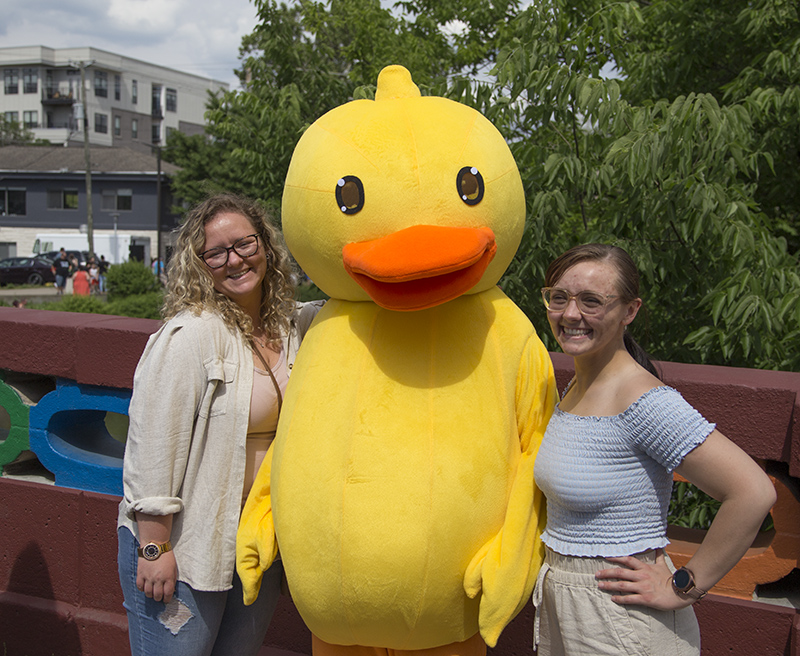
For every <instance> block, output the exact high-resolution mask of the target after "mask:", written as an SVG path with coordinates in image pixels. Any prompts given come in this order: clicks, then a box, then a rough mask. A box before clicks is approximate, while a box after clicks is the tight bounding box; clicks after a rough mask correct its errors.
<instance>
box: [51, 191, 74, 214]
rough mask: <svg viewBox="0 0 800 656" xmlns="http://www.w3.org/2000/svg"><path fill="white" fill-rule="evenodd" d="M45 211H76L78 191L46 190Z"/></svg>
mask: <svg viewBox="0 0 800 656" xmlns="http://www.w3.org/2000/svg"><path fill="white" fill-rule="evenodd" d="M47 209H48V210H77V209H78V190H77V189H48V190H47Z"/></svg>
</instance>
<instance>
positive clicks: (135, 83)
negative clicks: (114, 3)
mask: <svg viewBox="0 0 800 656" xmlns="http://www.w3.org/2000/svg"><path fill="white" fill-rule="evenodd" d="M0 71H2V75H3V80H2V85H0V111H1V112H2V115H3V116H4V117H5V118H6V120H8V121H16V122H19V123H22V125H23V126H24V127H26V128H27V129H29V130H30V131H31V132H33V134H34V135H35V136H36V137H37V138H39V139H46V140H48V141H50V142H51V143H53V144H59V145H65V146H79V145H82V144H83V139H84V135H83V117H84V116H85V117H86V119H87V122H86V123H87V125H88V135H89V143H90V144H91V145H92V146H123V147H126V148H133V149H135V150H140V151H147V152H149V151H151V150H152V148H151V146H152V145H153V144H162V145H163V144H165V143H166V139H167V136H168V135H169V133H170V132H171V131H173V130H180V131H181V132H183V133H185V134H190V135H191V134H197V133H199V132H202V131H203V126H204V124H205V120H204V113H205V108H206V103H207V100H208V92H209V91H210V92H218V91H222V90H227V88H228V85H227V84H226V83H225V82H220V81H219V80H212V79H209V78H204V77H201V76H199V75H192V74H189V73H182V72H181V71H176V70H174V69H172V68H168V67H166V66H160V65H158V64H150V63H148V62H144V61H140V60H138V59H132V58H130V57H124V56H122V55H117V54H114V53H111V52H106V51H105V50H98V49H97V48H47V47H44V46H24V47H11V48H0ZM81 73H83V77H84V85H83V87H82V86H81Z"/></svg>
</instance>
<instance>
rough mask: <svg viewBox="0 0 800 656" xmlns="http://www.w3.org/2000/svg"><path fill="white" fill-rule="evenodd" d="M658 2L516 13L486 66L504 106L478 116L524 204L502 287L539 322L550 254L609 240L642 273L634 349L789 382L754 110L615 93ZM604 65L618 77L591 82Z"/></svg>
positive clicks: (782, 271) (787, 269)
mask: <svg viewBox="0 0 800 656" xmlns="http://www.w3.org/2000/svg"><path fill="white" fill-rule="evenodd" d="M662 4H664V3H662V2H653V3H648V4H647V5H646V6H645V5H641V6H640V4H639V3H636V2H621V3H614V4H610V5H602V4H601V3H600V2H587V3H584V4H582V5H581V6H580V8H575V7H572V6H568V5H567V3H566V2H562V1H561V0H551V1H543V2H539V3H536V5H533V6H531V7H529V8H528V9H527V10H526V11H525V12H522V13H521V14H520V15H519V17H518V19H517V21H516V23H515V34H516V37H515V39H513V40H512V41H510V42H509V45H508V47H507V49H505V50H504V51H503V52H502V53H501V55H500V57H499V58H498V64H497V67H496V69H495V73H496V76H497V81H498V84H499V86H498V87H497V88H496V89H495V92H496V93H501V94H502V95H503V96H504V97H506V98H507V102H505V103H494V106H487V107H484V108H482V109H484V111H485V112H486V113H487V114H490V115H491V114H494V116H495V117H496V118H495V120H496V122H499V123H500V124H501V125H502V126H503V128H504V129H505V130H506V133H507V135H508V136H509V137H510V139H511V141H512V148H513V149H514V152H515V156H516V157H517V162H518V164H519V165H520V169H521V171H522V175H523V180H524V183H525V187H526V192H527V197H528V204H529V205H528V208H529V216H528V225H527V226H526V233H525V238H524V240H523V244H522V246H521V248H520V251H519V253H518V255H517V258H516V259H515V261H514V264H513V265H512V267H511V269H510V270H509V273H508V276H507V277H506V279H505V280H504V281H503V286H504V288H505V289H506V290H507V291H508V293H509V294H510V295H511V296H512V297H514V298H515V300H517V302H518V303H519V304H520V305H521V306H522V307H523V308H524V309H525V310H526V312H528V314H529V315H530V316H531V317H532V318H534V320H537V319H538V318H539V317H543V313H542V312H541V310H540V308H539V306H540V301H539V298H538V293H537V292H536V290H537V289H538V288H539V287H540V286H541V281H542V280H543V277H544V268H545V267H546V265H547V263H548V262H549V261H550V260H551V259H552V258H553V257H554V256H556V255H557V254H558V253H560V252H563V250H564V249H565V248H567V247H569V246H572V245H574V244H577V243H584V242H589V241H603V242H611V243H616V244H618V245H620V246H622V247H624V248H626V249H627V250H628V251H629V252H630V253H631V254H632V255H633V257H634V259H635V260H636V261H637V264H638V265H639V268H640V270H641V273H642V283H643V289H644V295H645V303H646V305H647V307H648V310H649V312H648V318H649V321H648V322H647V323H648V326H647V328H648V331H647V333H644V334H642V333H640V334H638V335H637V339H640V341H642V342H643V345H644V346H645V347H646V348H647V349H648V350H650V351H651V352H652V353H653V354H654V355H655V356H656V357H658V358H661V359H667V360H676V361H684V362H706V363H714V364H736V365H740V366H755V367H764V368H787V369H792V368H794V369H797V368H798V367H800V359H799V358H798V353H797V350H796V349H794V348H792V342H791V340H787V337H791V336H793V335H797V331H798V329H800V294H798V293H797V289H798V284H800V280H798V276H797V259H796V257H795V256H794V255H793V254H791V253H790V252H789V250H788V248H787V244H786V241H785V240H784V239H781V238H780V236H778V235H776V234H775V232H774V231H773V230H771V229H770V227H769V226H770V222H769V217H768V216H767V215H766V214H765V212H764V211H763V208H762V207H761V206H760V205H759V203H758V200H757V191H758V188H759V183H760V180H761V178H762V177H763V175H764V171H765V170H769V169H770V163H771V161H772V160H771V158H770V156H769V153H767V152H765V151H764V150H763V140H762V139H761V137H760V135H759V133H758V130H757V129H756V127H755V121H754V116H753V113H752V111H750V109H749V107H748V106H747V105H746V104H745V103H728V104H722V103H721V102H720V99H721V98H722V94H719V95H715V94H713V93H710V92H703V93H694V92H688V93H686V94H683V95H681V94H677V95H675V96H673V97H672V98H669V99H667V98H658V97H655V98H644V99H640V98H639V97H638V96H637V94H635V93H633V92H631V89H632V88H635V89H636V90H637V93H639V92H641V88H640V87H637V86H636V85H632V84H629V83H628V82H627V81H626V80H627V79H629V78H628V71H629V70H631V71H632V70H633V69H634V68H635V67H636V65H637V63H638V62H639V61H641V60H642V59H643V58H644V59H646V53H645V54H641V52H640V51H639V50H637V48H639V47H641V49H642V50H646V47H645V46H646V44H644V45H643V44H642V43H641V42H639V41H636V38H637V36H638V35H640V34H647V35H650V34H651V32H650V31H652V29H654V26H653V25H651V24H650V22H649V21H651V20H656V18H655V14H654V13H653V12H654V7H657V6H661V5H662ZM672 4H689V3H672ZM715 6H716V7H717V8H719V7H720V6H721V5H720V4H716V5H715ZM658 20H663V19H662V18H659V19H658ZM648 30H650V31H648ZM632 41H633V44H632V43H631V42H632ZM609 61H614V62H615V63H616V65H617V66H618V67H619V69H620V72H621V74H622V75H623V80H620V79H609V78H605V77H603V75H602V74H601V71H602V70H603V67H604V66H605V65H606V64H608V63H609ZM648 61H649V60H648ZM650 64H651V65H653V66H654V65H655V64H654V63H653V62H650ZM632 75H633V74H632ZM664 84H666V83H664ZM791 290H794V293H790V292H791ZM676 317H679V318H680V319H679V321H676V320H675V319H676ZM637 323H640V324H641V322H637ZM540 325H541V322H540ZM638 328H639V329H641V328H642V326H641V325H639V326H638ZM543 332H546V331H543ZM546 339H548V341H549V345H550V346H551V347H552V346H554V343H553V342H552V340H551V338H550V336H549V335H547V336H546Z"/></svg>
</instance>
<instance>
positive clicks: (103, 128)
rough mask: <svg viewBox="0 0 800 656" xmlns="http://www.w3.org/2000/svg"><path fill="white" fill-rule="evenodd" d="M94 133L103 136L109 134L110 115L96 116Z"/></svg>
mask: <svg viewBox="0 0 800 656" xmlns="http://www.w3.org/2000/svg"><path fill="white" fill-rule="evenodd" d="M94 131H95V132H101V133H103V134H107V133H108V114H95V115H94Z"/></svg>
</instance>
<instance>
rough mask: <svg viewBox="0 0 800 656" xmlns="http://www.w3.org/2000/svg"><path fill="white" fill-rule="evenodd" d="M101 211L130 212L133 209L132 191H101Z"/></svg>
mask: <svg viewBox="0 0 800 656" xmlns="http://www.w3.org/2000/svg"><path fill="white" fill-rule="evenodd" d="M103 209H104V210H106V211H108V212H130V211H131V210H132V209H133V190H132V189H117V190H116V191H115V190H113V189H105V190H103Z"/></svg>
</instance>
